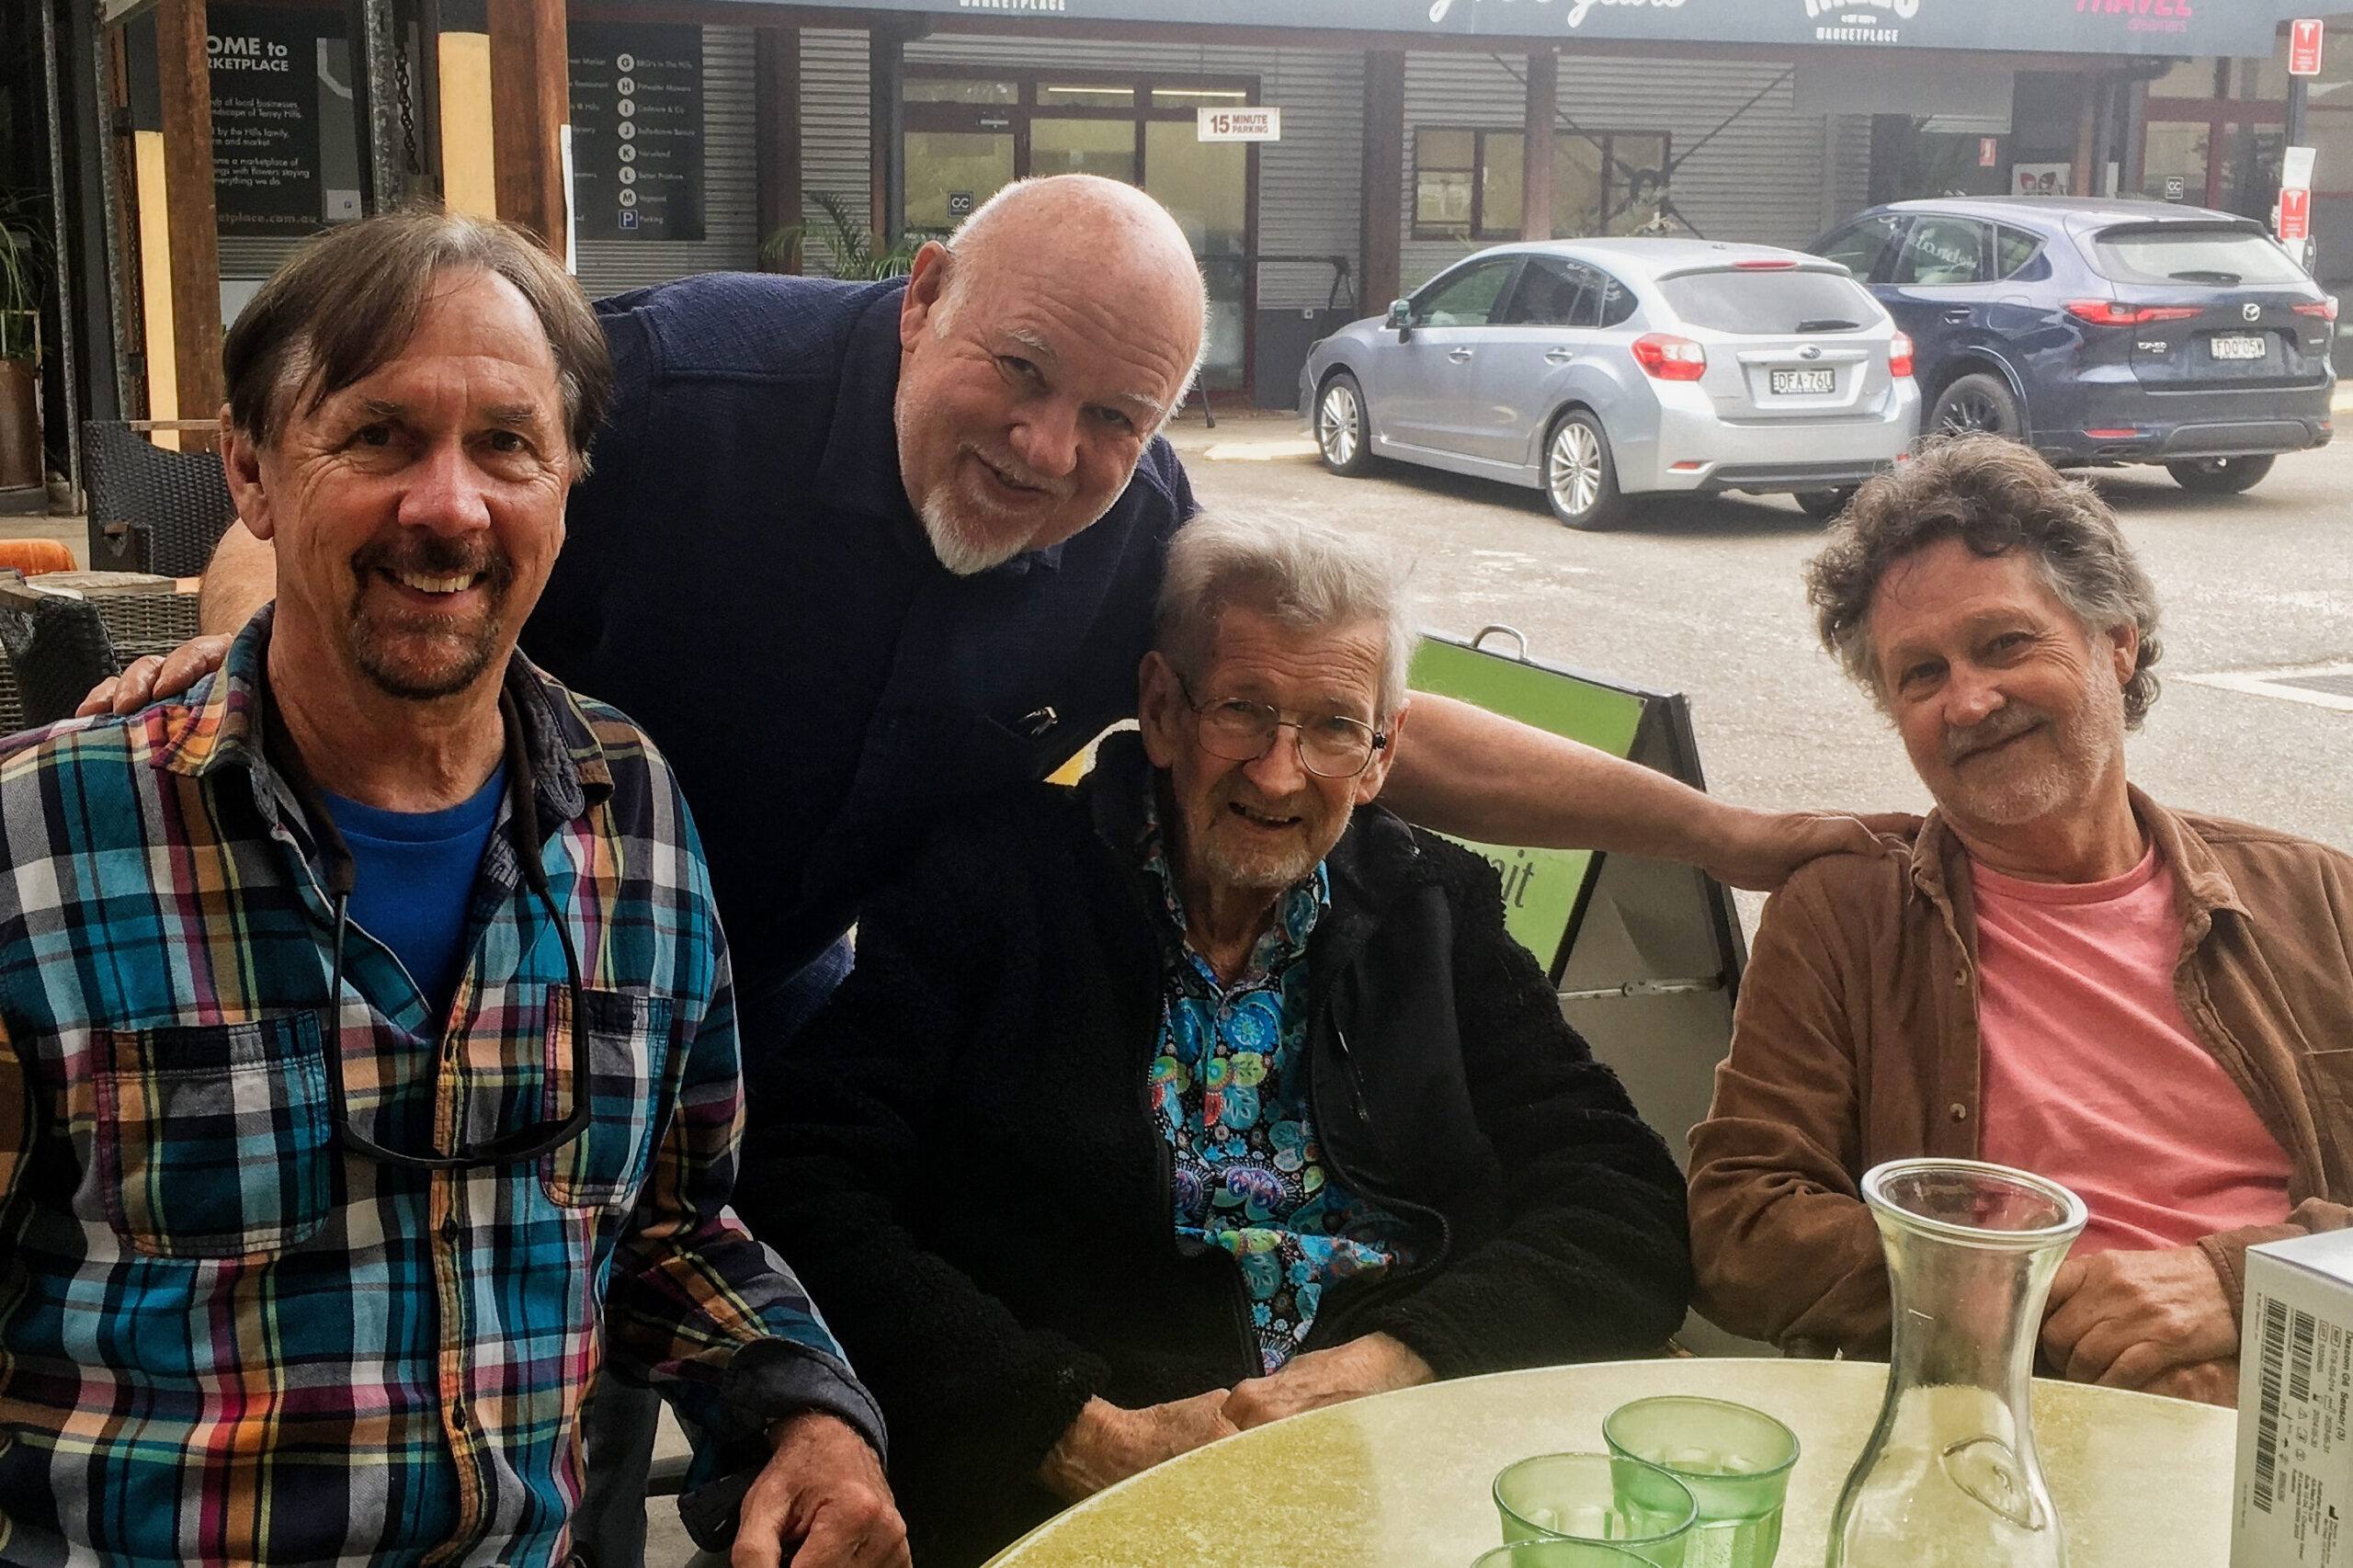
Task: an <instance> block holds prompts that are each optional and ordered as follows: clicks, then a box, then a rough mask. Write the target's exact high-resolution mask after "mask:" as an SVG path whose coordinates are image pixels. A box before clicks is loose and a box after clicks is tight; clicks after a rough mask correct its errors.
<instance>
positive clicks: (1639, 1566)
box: [1471, 1536, 1650, 1568]
mask: <svg viewBox="0 0 2353 1568" xmlns="http://www.w3.org/2000/svg"><path fill="white" fill-rule="evenodd" d="M1471 1568H1650V1559H1648V1558H1646V1557H1637V1556H1635V1555H1634V1554H1633V1553H1632V1552H1631V1551H1627V1550H1626V1549H1625V1548H1624V1547H1622V1546H1611V1545H1610V1544H1609V1543H1608V1542H1607V1541H1599V1540H1562V1539H1561V1538H1559V1537H1558V1536H1555V1537H1553V1538H1552V1539H1551V1540H1518V1541H1514V1542H1512V1543H1511V1544H1510V1545H1509V1546H1499V1547H1496V1548H1495V1550H1494V1551H1483V1552H1481V1553H1480V1554H1479V1557H1478V1560H1477V1561H1476V1562H1472V1564H1471Z"/></svg>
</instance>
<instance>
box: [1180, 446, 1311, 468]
mask: <svg viewBox="0 0 2353 1568" xmlns="http://www.w3.org/2000/svg"><path fill="white" fill-rule="evenodd" d="M1314 455H1315V443H1314V442H1313V441H1220V442H1219V443H1218V444H1217V445H1216V446H1214V447H1206V448H1204V449H1202V451H1201V456H1202V457H1204V458H1206V459H1208V460H1210V461H1211V462H1213V463H1229V462H1257V463H1262V462H1272V461H1274V460H1276V459H1278V458H1312V457H1313V456H1314Z"/></svg>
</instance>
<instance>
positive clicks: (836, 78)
mask: <svg viewBox="0 0 2353 1568" xmlns="http://www.w3.org/2000/svg"><path fill="white" fill-rule="evenodd" d="M866 52H867V46H866V34H865V33H863V32H861V31H854V30H850V29H847V28H802V29H801V195H802V196H803V197H804V198H806V197H808V196H811V195H813V194H815V193H816V192H819V191H824V192H826V193H828V194H830V195H834V196H838V197H841V198H842V199H844V200H846V201H847V202H848V203H849V208H850V210H851V211H852V212H853V213H855V214H856V215H857V216H858V219H859V220H861V221H863V222H868V223H871V222H872V217H871V214H872V210H873V205H874V195H873V191H874V174H873V168H874V158H873V148H872V145H871V143H870V141H869V132H868V129H867V113H866V97H867V91H866V80H867V70H866ZM808 212H809V215H810V218H811V221H812V222H814V221H815V219H816V215H817V209H816V208H815V207H813V206H811V207H809V208H808ZM806 266H807V268H808V270H809V271H811V272H824V271H825V270H826V269H827V268H826V266H825V256H824V247H822V246H812V247H811V249H810V252H809V255H808V256H807V259H806Z"/></svg>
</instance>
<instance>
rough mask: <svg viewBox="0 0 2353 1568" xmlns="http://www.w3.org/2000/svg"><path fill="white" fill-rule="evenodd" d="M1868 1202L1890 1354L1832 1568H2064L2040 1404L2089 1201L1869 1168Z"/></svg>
mask: <svg viewBox="0 0 2353 1568" xmlns="http://www.w3.org/2000/svg"><path fill="white" fill-rule="evenodd" d="M1863 1199H1864V1201H1865V1202H1867V1203H1868V1204H1870V1211H1871V1218H1872V1219H1873V1220H1875V1221H1878V1223H1879V1231H1880V1239H1881V1243H1882V1244H1884V1245H1885V1247H1886V1248H1887V1272H1888V1278H1889V1280H1890V1283H1891V1284H1892V1286H1893V1291H1894V1312H1895V1324H1894V1343H1893V1353H1892V1356H1891V1358H1890V1364H1889V1367H1888V1378H1887V1400H1886V1403H1884V1404H1882V1405H1881V1408H1880V1414H1879V1425H1878V1426H1877V1427H1875V1428H1874V1429H1873V1430H1872V1432H1871V1437H1870V1442H1869V1443H1868V1444H1866V1445H1865V1446H1864V1448H1863V1454H1862V1458H1860V1459H1859V1460H1856V1461H1855V1468H1854V1470H1853V1471H1852V1472H1851V1473H1849V1474H1848V1475H1847V1485H1846V1489H1845V1490H1844V1491H1843V1492H1841V1493H1840V1494H1839V1496H1838V1510H1837V1512H1836V1514H1835V1515H1833V1516H1832V1518H1831V1524H1830V1552H1829V1559H1828V1568H2064V1565H2065V1563H2066V1561H2067V1545H2066V1539H2065V1536H2064V1534H2063V1532H2062V1530H2061V1529H2060V1525H2059V1516H2058V1513H2057V1511H2056V1510H2055V1509H2053V1508H2052V1506H2051V1493H2050V1489H2049V1488H2048V1487H2047V1486H2045V1484H2044V1483H2043V1479H2042V1463H2041V1460H2040V1459H2038V1458H2037V1457H2036V1455H2035V1450H2034V1410H2033V1405H2032V1403H2031V1400H2032V1392H2031V1391H2032V1386H2033V1375H2034V1351H2035V1345H2036V1342H2037V1339H2038V1338H2039V1336H2040V1330H2041V1327H2042V1305H2043V1301H2044V1299H2045V1298H2046V1297H2048V1296H2049V1294H2050V1292H2051V1277H2052V1275H2053V1274H2055V1273H2057V1272H2058V1269H2059V1264H2060V1261H2061V1260H2062V1259H2063V1258H2064V1257H2065V1256H2067V1247H2068V1245H2069V1244H2071V1243H2072V1242H2074V1241H2075V1237H2076V1235H2077V1234H2078V1233H2080V1232H2081V1231H2082V1230H2083V1228H2084V1221H2085V1218H2086V1214H2085V1210H2084V1201H2083V1199H2080V1198H2077V1197H2076V1196H2075V1194H2074V1193H2072V1192H2070V1191H2068V1190H2067V1189H2066V1188H2065V1187H2061V1186H2060V1185H2059V1184H2058V1183H2056V1182H2052V1181H2045V1180H2044V1179H2043V1178H2042V1177H2040V1176H2030V1175H2029V1174H2028V1173H2026V1172H2025V1171H2015V1170H2011V1169H2009V1168H2007V1167H2006V1166H2003V1165H1987V1164H1985V1163H1984V1162H1982V1161H1977V1160H1936V1159H1927V1160H1895V1161H1892V1162H1890V1163H1889V1164H1887V1165H1878V1166H1874V1167H1873V1168H1872V1169H1871V1170H1870V1173H1869V1174H1868V1175H1866V1176H1864V1177H1863Z"/></svg>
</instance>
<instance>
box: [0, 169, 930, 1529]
mask: <svg viewBox="0 0 2353 1568" xmlns="http://www.w3.org/2000/svg"><path fill="white" fill-rule="evenodd" d="M225 358H226V368H227V372H228V383H229V408H228V411H227V416H226V417H225V418H224V420H223V424H224V426H225V429H224V440H223V456H224V459H225V461H226V465H227V471H228V474H229V480H230V484H231V488H232V489H233V491H234V492H235V494H236V497H237V507H238V513H239V515H240V516H241V517H244V519H245V521H246V522H247V524H248V525H249V526H251V527H252V528H253V529H254V530H255V532H256V534H258V535H260V536H261V537H264V538H267V539H271V540H275V541H276V543H277V546H278V551H277V555H276V572H275V576H276V584H275V586H276V590H277V603H276V606H275V608H274V609H265V610H264V611H263V612H262V613H261V614H260V615H259V616H257V617H256V619H254V620H253V622H252V623H251V624H250V625H249V626H247V627H246V628H245V630H244V631H243V632H241V633H240V634H239V635H238V637H237V639H236V641H235V642H234V643H233V645H232V646H231V648H230V649H229V653H228V657H227V659H226V661H225V662H224V663H223V665H222V667H221V669H220V671H219V673H218V674H217V675H215V676H211V677H210V679H208V680H207V681H205V682H202V683H200V684H199V685H198V686H197V687H195V688H194V689H192V690H191V691H189V692H188V695H187V697H186V698H185V699H180V700H176V701H171V702H165V703H159V704H157V705H155V706H153V707H150V708H147V709H145V710H142V711H141V712H139V713H137V714H135V715H132V716H131V717H128V718H111V717H110V718H106V719H99V720H84V721H76V722H71V723H67V724H63V725H60V726H58V727H56V728H55V729H52V730H51V731H49V732H47V733H43V734H39V735H35V736H33V737H32V738H31V740H30V742H29V743H28V744H24V745H23V746H21V747H20V749H18V750H17V751H16V752H15V753H13V754H12V755H11V756H9V757H8V758H7V760H6V765H5V767H0V818H5V820H6V826H7V854H6V859H5V862H0V1561H5V1562H12V1563H41V1562H54V1563H63V1562H188V1563H269V1562H305V1563H317V1562H380V1563H395V1564H398V1563H421V1562H449V1563H460V1562H480V1563H488V1562H499V1563H506V1564H513V1565H515V1568H545V1565H549V1564H552V1563H555V1562H561V1561H564V1560H566V1558H567V1554H568V1544H567V1532H568V1529H569V1527H570V1525H571V1522H572V1515H573V1512H574V1506H575V1504H576V1502H577V1500H578V1497H579V1494H580V1487H581V1480H582V1475H581V1470H582V1467H581V1461H580V1441H579V1425H580V1409H581V1402H582V1399H583V1398H584V1396H585V1394H586V1392H587V1391H588V1389H589V1387H590V1386H591V1384H592V1383H594V1382H595V1381H597V1378H598V1377H599V1376H600V1375H605V1376H609V1375H611V1372H612V1371H614V1370H618V1371H619V1372H620V1373H622V1374H625V1375H627V1376H630V1377H632V1378H636V1379H639V1380H641V1381H650V1382H651V1383H653V1384H654V1385H655V1386H657V1387H659V1388H661V1389H662V1390H663V1391H664V1392H665V1393H667V1394H668V1395H669V1396H670V1398H671V1399H672V1402H673V1403H674V1404H675V1405H676V1407H677V1409H678V1410H679V1412H680V1414H681V1415H683V1416H684V1417H685V1418H686V1420H687V1421H688V1424H689V1425H690V1426H691V1427H692V1428H693V1429H694V1431H695V1433H696V1434H697V1436H698V1437H699V1438H700V1439H701V1442H700V1444H699V1447H700V1448H701V1449H702V1453H701V1459H702V1461H703V1463H704V1465H705V1467H706V1470H707V1471H729V1472H731V1473H732V1474H733V1475H738V1476H745V1477H748V1478H755V1479H751V1480H750V1483H749V1484H750V1490H749V1493H748V1494H746V1495H745V1496H744V1498H743V1500H742V1505H741V1507H740V1510H739V1517H740V1520H741V1523H742V1526H743V1528H742V1530H741V1531H740V1532H739V1538H738V1543H737V1549H736V1550H737V1553H738V1555H737V1561H738V1562H744V1563H746V1564H747V1565H748V1564H753V1563H762V1562H765V1563H775V1562H778V1561H779V1555H780V1554H784V1553H790V1556H791V1558H792V1561H793V1562H794V1563H795V1564H796V1568H818V1565H820V1564H825V1565H831V1568H849V1565H852V1564H870V1565H873V1568H883V1565H886V1564H891V1563H904V1562H905V1559H906V1548H905V1540H904V1530H903V1528H902V1527H901V1526H900V1523H899V1520H898V1516H897V1514H896V1512H895V1511H894V1510H893V1509H892V1506H891V1502H890V1495H889V1491H888V1488H887V1485H886V1484H885V1483H884V1481H883V1477H882V1471H881V1458H880V1452H879V1450H880V1448H881V1441H882V1428H881V1421H880V1419H879V1417H878V1415H877V1412H876V1410H875V1407H874V1403H873V1402H872V1400H871V1399H870V1398H869V1397H868V1395H867V1394H866V1392H865V1391H864V1390H863V1389H861V1388H860V1387H859V1385H858V1382H857V1381H855V1380H854V1379H853V1378H852V1377H851V1375H850V1373H849V1369H848V1368H847V1364H846V1363H845V1361H844V1359H843V1358H842V1355H841V1352H840V1348H839V1346H837V1345H836V1344H835V1341H834V1339H833V1337H832V1336H831V1335H829V1334H828V1333H827V1332H826V1330H825V1327H824V1324H823V1323H822V1322H821V1321H820V1320H819V1319H818V1317H817V1315H816V1312H815V1310H814V1308H813V1307H812V1305H811V1304H810V1302H809V1300H808V1298H807V1297H806V1296H805V1295H804V1294H803V1293H802V1292H801V1288H800V1286H799V1284H798V1283H797V1282H796V1281H795V1280H794V1279H793V1278H792V1277H791V1275H790V1274H789V1273H786V1272H785V1271H784V1270H783V1268H782V1267H780V1266H779V1264H778V1263H777V1261H776V1259H775V1257H774V1256H773V1255H772V1254H770V1253H769V1252H768V1251H767V1249H766V1248H764V1247H763V1246H761V1245H760V1244H758V1243H757V1242H756V1241H754V1240H753V1239H752V1238H751V1236H750V1235H748V1234H747V1233H745V1230H744V1228H743V1227H742V1226H741V1225H739V1224H737V1223H736V1222H735V1221H734V1219H733V1216H731V1215H730V1214H729V1213H728V1212H727V1210H726V1208H725V1204H726V1201H727V1194H728V1188H729V1186H730V1183H731V1180H732V1177H733V1169H734V1162H735V1152H736V1132H735V1129H736V1122H737V1119H738V1114H739V1109H740V1106H741V1093H740V1089H739V1086H738V1085H739V1080H738V1076H737V1071H736V1050H735V1025H734V1012H733V1002H732V1000H731V994H730V988H729V982H728V967H727V956H726V949H725V946H724V944H723V942H722V939H721V937H720V931H719V926H718V924H717V920H716V917H715V915H714V913H713V910H712V905H711V895H710V881H709V878H708V876H707V875H706V873H705V870H704V868H703V863H702V855H701V851H700V848H699V846H698V845H697V843H696V841H695V835H694V829H693V827H692V825H691V824H689V822H688V818H687V815H686V811H685V806H684V802H683V801H681V800H680V798H679V795H678V790H677V786H676V782H675V781H674V780H673V778H672V777H671V774H670V771H669V768H668V767H667V765H666V764H665V762H664V761H663V759H662V758H661V756H659V755H658V754H656V753H655V752H654V750H653V748H652V747H651V746H649V745H648V744H646V742H645V739H644V737H643V736H642V734H641V733H639V732H638V731H637V730H636V729H635V728H634V727H633V726H632V725H631V723H630V722H628V721H627V720H625V719H623V718H622V717H621V716H620V714H618V713H616V712H615V711H614V710H611V709H609V708H607V707H604V706H603V705H601V704H599V703H596V702H593V701H590V700H589V699H585V698H582V697H578V696H575V695H574V694H573V693H572V692H570V691H567V690H566V689H565V688H564V687H562V686H560V685H558V684H557V683H556V682H554V681H553V680H551V679H550V678H549V677H548V676H545V675H543V674H541V673H540V671H539V670H538V669H537V668H535V667H534V666H533V665H531V664H530V662H529V660H527V659H525V658H523V657H522V656H521V655H519V654H517V653H516V652H515V637H516V632H517V629H518V628H519V627H520V626H521V625H522V623H523V619H524V617H525V616H527V615H528V614H529V612H530V609H531V606H532V603H533V601H534V600H536V599H537V597H539V592H540V586H541V585H543V584H544V583H545V582H546V580H547V575H548V570H549V568H550V566H551V564H552V562H553V561H554V559H555V555H556V551H557V548H558V546H559V545H560V544H561V542H562V540H563V503H564V497H565V494H566V493H567V492H568V491H569V490H570V488H571V486H572V483H573V482H574V480H576V479H577V478H578V477H579V475H580V473H581V472H582V471H583V469H584V467H585V459H584V456H583V453H584V451H585V448H586V445H587V440H588V436H589V434H590V432H592V431H593V430H595V429H596V427H597V421H598V418H599V416H600V415H601V413H602V410H603V405H604V403H605V400H606V397H607V395H608V391H609V388H610V386H611V381H612V372H611V366H610V361H609V359H608V357H607V353H606V348H605V341H604V336H603V335H602V334H601V333H600V332H599V331H598V329H597V322H596V318H595V316H594V315H593V314H592V313H591V312H590V311H589V308H588V305H587V301H585V300H584V299H583V298H582V297H581V295H580V293H579V290H578V289H577V288H576V287H575V286H574V283H573V282H572V280H571V278H568V277H566V276H565V275H564V273H563V269H562V268H561V267H560V266H558V265H557V264H556V263H555V262H553V261H551V260H550V259H549V258H548V256H546V254H545V253H544V252H542V251H540V249H539V248H538V247H537V246H535V245H534V244H532V243H531V242H530V241H529V238H528V237H526V236H524V235H522V234H521V233H518V232H516V231H513V230H509V229H506V228H505V227H503V226H501V225H497V224H493V223H488V222H480V221H477V220H471V219H463V218H445V217H441V216H439V215H436V214H426V213H404V214H400V215H397V216H392V217H385V218H378V219H371V220H369V221H367V222H360V223H354V224H351V225H349V226H347V227H345V228H342V229H340V230H338V231H336V232H335V233H333V234H330V235H328V236H326V237H324V238H322V239H320V240H318V241H316V242H314V243H313V244H312V246H311V247H310V248H308V249H307V250H305V251H304V252H302V253H301V255H299V256H297V257H296V258H295V259H294V260H293V261H291V262H290V263H289V264H288V265H287V266H286V267H284V268H283V269H282V270H281V271H280V272H279V273H278V276H277V277H276V278H273V279H272V280H271V281H270V283H269V284H268V285H267V287H265V288H264V289H263V290H262V291H261V292H260V293H259V294H258V295H256V297H255V299H254V301H253V302H252V303H251V304H250V305H248V306H247V307H246V309H245V311H244V314H243V315H242V316H241V317H240V318H239V320H238V323H237V326H236V330H235V331H234V332H233V333H232V334H231V335H230V337H229V340H228V343H227V345H226V353H225Z"/></svg>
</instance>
